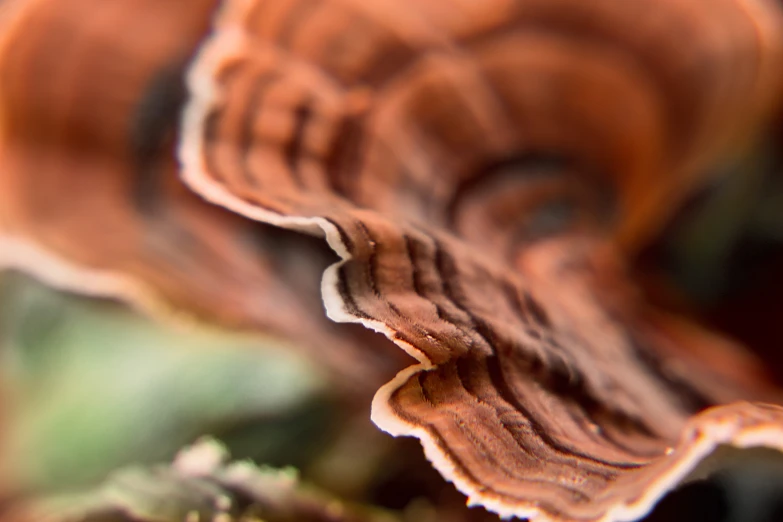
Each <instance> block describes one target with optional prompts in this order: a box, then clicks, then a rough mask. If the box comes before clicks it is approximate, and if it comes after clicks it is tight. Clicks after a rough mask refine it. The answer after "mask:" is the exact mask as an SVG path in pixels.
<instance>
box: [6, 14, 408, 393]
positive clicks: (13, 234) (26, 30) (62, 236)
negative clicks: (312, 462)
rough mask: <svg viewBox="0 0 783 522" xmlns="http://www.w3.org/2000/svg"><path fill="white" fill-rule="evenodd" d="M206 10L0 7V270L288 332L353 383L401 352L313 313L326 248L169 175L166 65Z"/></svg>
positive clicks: (169, 71) (175, 101)
mask: <svg viewBox="0 0 783 522" xmlns="http://www.w3.org/2000/svg"><path fill="white" fill-rule="evenodd" d="M215 8H216V2H214V1H213V0H198V1H193V0H180V1H166V2H159V1H157V0H150V1H138V0H123V1H112V2H95V1H85V0H69V1H67V2H61V1H59V0H52V1H40V0H35V1H22V2H14V3H11V4H7V5H6V4H4V6H3V9H5V10H4V11H0V23H1V24H2V33H0V40H1V42H0V107H1V108H0V122H1V129H2V136H3V139H2V143H0V187H1V188H0V233H1V234H0V267H3V266H5V267H10V268H16V269H20V270H24V271H27V272H30V273H33V274H34V275H37V276H38V277H41V278H43V279H44V280H46V281H49V282H51V283H53V284H56V285H58V286H61V287H64V288H67V289H70V290H74V291H81V292H89V293H93V294H98V295H109V296H112V297H119V298H122V299H128V300H130V301H132V302H134V304H137V305H139V306H142V307H145V308H148V309H149V311H151V312H153V313H155V314H158V313H160V312H162V313H163V314H164V315H165V316H168V315H170V314H171V312H174V313H175V314H180V313H182V314H183V315H185V316H186V317H185V320H186V322H187V321H189V320H192V319H193V318H195V319H196V320H199V321H201V320H204V321H209V322H213V323H218V324H221V325H223V326H227V327H232V328H242V329H247V330H255V331H262V332H268V333H271V334H274V335H277V336H283V337H285V338H290V339H291V341H293V343H294V344H298V345H301V346H304V347H306V348H309V349H310V352H311V353H312V354H313V356H314V357H317V358H319V359H320V360H321V361H322V362H323V363H324V365H325V366H327V367H328V368H329V369H330V370H331V371H333V372H336V374H337V375H339V376H340V379H338V380H337V382H338V383H341V385H343V386H344V387H345V388H346V389H353V390H354V391H355V390H357V389H361V390H363V392H364V393H367V392H369V391H370V390H373V389H375V388H376V387H377V386H378V385H379V384H381V383H382V382H384V380H386V379H388V377H389V376H390V375H393V374H394V371H395V369H396V368H399V367H400V365H401V364H402V362H401V358H399V357H396V355H397V353H396V352H397V350H394V351H393V352H392V351H391V350H388V349H387V350H384V349H383V346H384V342H385V340H384V339H381V340H380V341H375V340H373V339H372V338H371V337H370V336H369V335H367V334H366V332H364V331H363V329H361V328H359V327H354V326H349V327H347V328H346V327H345V325H337V324H335V323H333V322H331V321H328V319H326V318H325V317H324V314H323V305H322V303H321V299H320V273H321V272H322V271H323V269H324V268H325V267H326V266H327V265H328V264H329V263H331V262H333V260H334V255H333V254H332V253H331V252H330V251H329V249H328V248H327V247H326V246H325V245H324V244H322V242H320V241H317V240H315V239H313V238H310V237H308V236H302V235H300V234H296V233H292V232H289V231H285V230H281V229H278V228H274V227H270V226H267V225H263V224H259V223H255V222H252V221H249V220H247V219H244V218H242V217H240V216H237V215H234V214H232V213H230V212H227V211H225V210H223V209H220V208H218V207H215V206H213V205H209V204H207V203H206V202H204V201H203V200H202V199H201V198H200V197H198V196H197V195H195V194H193V193H192V192H190V191H189V190H187V188H185V187H184V186H183V185H182V183H181V182H180V181H179V180H178V179H177V175H178V166H177V163H176V159H175V154H174V147H175V141H176V134H177V124H178V121H179V108H180V106H181V104H182V102H184V97H185V88H184V83H183V82H184V79H183V78H182V75H183V74H184V66H185V64H186V63H187V61H188V60H189V59H190V56H191V55H192V54H193V53H194V52H195V48H196V45H197V44H198V43H199V42H200V40H201V39H202V37H203V36H204V34H205V33H206V32H207V30H208V28H209V23H210V20H211V18H212V14H213V12H214V9H215ZM373 343H374V344H375V346H376V347H377V348H379V349H378V350H375V351H373V350H367V345H368V344H373Z"/></svg>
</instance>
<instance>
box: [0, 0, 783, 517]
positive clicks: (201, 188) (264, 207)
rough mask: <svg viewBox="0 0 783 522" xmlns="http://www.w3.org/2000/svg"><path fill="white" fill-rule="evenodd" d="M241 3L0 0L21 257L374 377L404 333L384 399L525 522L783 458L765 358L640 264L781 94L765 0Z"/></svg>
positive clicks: (13, 211) (10, 246)
mask: <svg viewBox="0 0 783 522" xmlns="http://www.w3.org/2000/svg"><path fill="white" fill-rule="evenodd" d="M219 4H220V5H216V2H214V1H198V2H193V1H192V0H190V1H188V2H186V1H185V0H179V1H171V2H160V1H158V0H145V1H141V0H122V1H120V0H117V1H115V2H98V1H96V0H89V1H88V0H71V1H69V2H62V1H61V0H27V1H19V0H18V1H16V2H12V3H10V4H8V5H7V6H5V7H3V8H0V9H2V11H0V20H1V21H2V24H3V33H2V41H0V124H1V128H0V130H1V131H2V140H1V141H0V167H2V168H0V183H2V188H3V190H2V191H0V227H2V228H0V231H2V233H3V234H4V236H2V237H0V263H3V264H5V265H6V266H12V267H16V268H21V269H24V270H27V271H29V272H32V273H34V274H36V275H38V276H39V277H42V278H45V279H48V280H50V281H51V282H53V283H54V284H58V285H60V286H64V287H67V288H72V289H77V290H78V289H82V290H83V291H85V292H93V293H102V294H109V295H116V296H118V297H122V298H124V299H128V300H130V301H132V302H134V303H136V304H140V305H142V306H146V307H148V308H150V309H158V308H159V306H160V305H161V303H162V304H163V306H165V307H166V308H176V309H182V310H186V311H188V312H189V313H190V314H194V315H196V316H198V317H200V318H202V319H206V320H212V321H217V322H220V323H222V324H224V325H229V326H234V327H246V328H254V329H257V330H264V331H271V332H274V333H276V334H279V335H284V336H289V337H291V338H292V340H294V341H296V342H298V343H300V344H302V345H303V346H305V347H307V346H310V347H311V348H312V353H313V354H314V355H315V356H318V357H320V358H321V359H322V360H324V361H325V362H326V363H328V364H329V365H330V368H332V369H333V370H334V371H335V372H338V373H342V374H344V375H351V376H355V377H356V378H357V379H359V378H362V379H364V381H365V384H367V385H377V384H380V382H381V381H383V379H384V378H385V376H388V375H389V373H390V372H391V371H392V370H393V369H395V370H396V369H399V368H402V359H401V358H400V356H401V355H402V354H403V351H404V352H405V353H407V354H408V355H409V356H411V357H412V358H413V359H415V362H414V364H413V365H412V366H409V367H408V368H406V369H402V370H401V371H400V372H399V373H398V374H397V375H396V377H394V378H393V379H392V380H390V381H388V382H387V383H386V384H384V385H383V386H382V387H381V388H380V390H379V391H378V392H377V393H376V394H375V397H374V400H373V405H372V418H373V420H374V421H375V423H376V424H377V425H378V426H379V427H380V428H382V429H384V430H386V431H388V432H390V433H392V434H394V435H409V436H415V437H417V438H419V439H420V440H421V443H422V445H423V447H424V451H425V453H426V455H427V457H428V458H429V459H430V461H431V462H432V464H433V465H434V466H435V467H436V468H437V470H438V471H439V472H440V473H441V474H442V475H443V476H444V477H445V478H446V479H447V480H449V481H452V482H453V483H454V484H455V486H456V487H457V488H458V489H459V490H461V491H462V492H464V493H465V494H467V495H468V497H469V502H470V503H472V504H476V505H482V506H484V507H486V508H488V509H489V510H491V511H494V512H496V513H498V514H500V515H503V516H518V517H527V518H530V519H531V520H536V521H583V522H587V521H591V522H593V521H614V520H634V519H637V518H639V517H641V516H643V515H644V514H645V513H647V512H648V511H649V510H650V509H651V507H652V506H653V505H654V503H655V502H656V501H657V500H658V499H660V498H661V496H662V495H663V494H664V493H665V492H666V491H668V490H670V489H672V488H674V487H675V486H676V485H677V484H678V483H680V482H681V481H682V480H683V479H685V478H686V477H688V475H689V474H690V473H691V472H692V471H693V470H694V469H695V468H697V466H698V464H699V462H701V461H702V460H703V459H705V457H707V456H708V455H709V454H711V453H713V452H714V450H715V449H716V448H717V447H718V446H721V445H730V446H736V447H738V448H746V447H753V446H767V447H770V448H774V449H779V450H783V408H780V407H778V406H775V405H773V404H774V403H779V402H780V401H781V398H783V394H781V391H780V390H779V389H777V388H775V387H774V386H773V385H771V384H769V382H768V380H767V379H766V377H765V372H764V368H763V366H762V365H761V364H760V363H759V362H758V361H756V360H754V359H752V358H751V357H750V356H748V355H747V354H745V352H743V351H742V350H741V349H739V348H738V347H737V346H735V345H733V344H732V343H730V342H728V341H725V340H723V339H720V338H718V337H717V336H715V335H712V334H709V333H707V332H705V331H703V330H700V329H699V328H697V327H695V326H693V325H690V324H687V323H686V322H684V321H681V320H679V319H676V318H674V317H671V316H667V315H666V314H664V313H663V312H661V311H658V310H655V309H653V308H652V307H650V306H649V305H648V304H646V303H645V302H644V300H643V299H642V298H641V297H640V295H639V293H638V292H637V291H636V289H635V287H634V285H633V282H632V281H630V280H629V277H628V276H627V274H626V270H625V266H624V263H625V262H626V260H627V256H628V254H629V252H633V251H634V250H635V249H636V248H638V247H639V246H640V245H641V244H642V243H643V242H644V241H645V239H646V238H648V237H649V236H650V234H652V233H653V232H654V231H655V230H657V229H658V228H659V227H660V226H661V224H662V223H663V222H664V221H665V220H666V219H667V218H668V217H670V215H671V213H672V211H673V209H674V208H675V207H676V205H677V204H678V203H680V202H682V201H683V200H684V198H685V197H686V196H687V195H688V194H689V193H690V192H691V189H692V188H693V187H695V186H697V185H698V184H699V182H700V181H702V178H703V177H704V173H705V172H707V171H708V167H709V166H710V165H712V164H714V163H715V162H717V161H720V160H721V159H723V158H725V157H726V156H728V155H730V154H731V153H733V152H734V151H735V150H737V149H738V148H741V147H742V145H744V142H745V141H747V140H748V139H749V138H748V137H752V136H753V135H754V134H755V133H756V132H757V131H758V130H759V129H761V128H762V126H763V125H764V123H765V121H766V119H767V117H768V115H769V114H770V112H771V111H772V110H773V109H774V108H775V106H776V104H777V102H778V100H777V98H778V95H779V94H780V93H781V92H782V90H781V81H783V77H782V76H781V72H782V71H781V68H780V64H781V63H783V14H782V13H781V12H780V7H779V6H778V5H777V4H776V3H775V2H772V1H767V0H633V1H624V2H618V1H617V0H591V1H589V2H585V1H584V0H484V1H473V0H404V1H400V0H372V1H368V0H224V1H223V2H220V3H219ZM88 12H89V13H90V16H85V15H84V13H88ZM213 18H214V20H213ZM210 20H213V21H212V22H210ZM119 21H122V22H123V24H125V28H124V30H123V31H117V29H116V25H117V23H119ZM210 23H212V26H211V30H210V31H209V32H208V34H207V29H208V27H210ZM142 33H143V35H144V37H141V36H140V34H142ZM42 71H48V72H47V73H46V77H45V79H42V78H44V76H43V74H44V73H43V72H42ZM180 71H185V72H184V74H185V80H184V82H185V83H184V84H183V83H181V82H182V81H183V79H182V73H180ZM174 148H176V150H177V154H178V157H177V159H178V161H175V157H174V154H173V152H172V151H173V149H174ZM180 179H181V180H183V181H184V185H185V186H187V188H188V189H190V190H192V192H190V191H188V190H187V189H186V187H185V186H183V184H181V183H180ZM194 193H195V194H194ZM196 194H198V196H200V197H201V198H203V199H200V198H199V197H198V196H196ZM204 200H207V202H209V203H207V202H205V201H204ZM219 207H223V208H219ZM327 246H328V247H331V249H332V250H333V251H334V253H335V254H336V255H337V256H338V257H339V260H338V259H337V258H336V257H334V255H333V254H331V253H330V252H329V251H328V249H327V248H326V247H327ZM321 277H322V279H320V278H321ZM319 279H320V292H321V297H322V299H323V304H324V305H325V308H326V313H327V315H328V317H329V318H331V319H332V320H333V321H335V322H336V323H359V324H360V325H363V326H365V327H367V328H368V329H370V330H375V331H377V332H381V333H383V334H384V335H385V336H386V337H387V338H388V339H390V340H391V341H393V342H394V343H395V344H396V345H397V346H398V347H399V348H401V349H402V351H400V350H396V351H394V352H393V353H392V351H390V350H389V343H385V342H383V341H379V340H377V339H376V338H372V337H370V336H367V337H362V336H361V335H360V334H358V333H357V328H358V327H356V325H353V327H351V326H347V325H337V324H333V323H328V322H326V321H325V320H324V319H323V313H322V312H321V310H320V307H321V303H320V301H318V300H317V298H313V295H315V294H317V281H318V280H319ZM313 281H316V283H315V284H313ZM406 360H407V361H408V362H409V361H410V359H406ZM368 372H370V373H368Z"/></svg>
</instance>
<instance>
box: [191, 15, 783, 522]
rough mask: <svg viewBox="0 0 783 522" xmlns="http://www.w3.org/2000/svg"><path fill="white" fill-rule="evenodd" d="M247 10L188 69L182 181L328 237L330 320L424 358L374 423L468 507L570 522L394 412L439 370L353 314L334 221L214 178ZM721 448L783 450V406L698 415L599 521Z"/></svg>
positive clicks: (241, 208) (253, 215)
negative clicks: (220, 111) (520, 498)
mask: <svg viewBox="0 0 783 522" xmlns="http://www.w3.org/2000/svg"><path fill="white" fill-rule="evenodd" d="M248 5H249V2H244V3H243V2H235V3H233V2H227V5H224V8H223V11H222V13H220V15H219V17H218V22H217V27H218V30H217V31H216V32H215V34H214V35H213V36H212V37H211V38H209V39H207V41H206V42H205V43H204V44H203V45H202V48H201V49H200V51H199V53H198V54H197V55H196V58H195V60H194V62H193V65H192V66H191V68H190V69H189V71H188V76H187V85H188V88H189V91H190V100H189V102H188V105H187V106H186V108H185V110H184V112H183V115H182V121H181V131H182V133H181V136H182V141H181V143H180V147H179V159H180V161H181V163H182V167H183V172H182V178H183V181H184V182H185V184H186V185H188V186H189V187H190V188H191V189H192V190H193V191H195V192H196V193H197V194H199V195H201V196H202V197H203V198H204V199H206V200H207V201H209V202H211V203H214V204H217V205H219V206H222V207H224V208H226V209H228V210H231V211H233V212H236V213H238V214H241V215H243V216H245V217H247V218H250V219H254V220H258V221H261V222H264V223H268V224H270V225H274V226H278V227H282V228H286V229H290V230H296V231H299V232H303V233H307V234H311V235H314V236H318V237H321V238H324V239H325V240H326V242H327V243H328V245H329V246H330V247H331V248H332V250H334V252H335V253H336V254H337V255H338V256H339V258H340V260H339V261H337V262H336V263H334V264H332V265H331V266H329V267H328V268H327V269H326V270H325V272H324V274H323V279H322V284H321V290H322V297H323V302H324V306H325V309H326V313H327V315H328V317H329V318H330V319H332V320H334V321H336V322H341V323H359V324H362V325H364V326H365V327H367V328H369V329H371V330H374V331H376V332H379V333H382V334H384V335H385V336H386V337H387V338H389V339H390V340H391V341H393V342H394V343H395V344H396V345H398V346H399V347H400V348H402V349H403V350H404V351H405V352H407V353H408V354H409V355H411V356H412V357H413V358H414V359H416V361H418V363H417V364H414V365H412V366H410V367H408V368H406V369H404V370H402V371H401V372H399V373H398V374H397V376H396V377H395V378H394V379H392V380H391V381H390V382H388V383H387V384H385V385H384V386H382V387H381V388H380V389H379V390H378V392H377V393H376V394H375V396H374V398H373V402H372V412H371V418H372V420H373V422H374V423H375V424H376V425H377V426H378V427H379V428H380V429H382V430H383V431H386V432H388V433H389V434H391V435H393V436H413V437H416V438H418V439H419V441H420V442H421V444H422V446H423V448H424V453H425V455H426V457H427V458H428V459H429V461H430V462H431V463H432V465H433V466H434V467H435V468H436V469H437V470H438V471H439V472H440V474H441V475H442V476H443V477H444V478H445V479H446V480H448V481H450V482H452V483H453V484H454V485H455V486H456V487H457V489H459V490H460V491H461V492H462V493H464V494H466V495H467V496H468V505H470V506H475V505H480V506H483V507H485V508H486V509H488V510H490V511H493V512H495V513H497V514H498V515H500V516H501V517H504V518H505V517H513V516H516V517H522V518H529V519H531V520H534V521H537V522H564V519H561V518H559V517H553V516H552V515H551V514H549V513H547V512H545V511H542V510H540V509H539V508H537V507H536V506H535V505H533V504H532V503H529V504H525V503H520V504H510V503H508V502H504V501H503V500H502V499H500V498H498V497H496V496H493V495H488V494H486V493H484V492H482V491H481V489H480V488H478V487H477V486H476V485H475V484H474V483H472V482H470V481H468V480H466V479H465V478H464V477H463V476H461V475H460V474H459V473H458V472H457V469H456V466H455V465H454V463H453V462H452V460H451V459H450V458H449V456H448V454H447V453H446V452H444V451H443V450H442V449H441V448H440V446H438V444H436V442H435V441H434V440H433V438H432V437H431V436H430V434H429V433H428V432H427V431H426V430H425V429H423V428H422V427H420V426H416V425H413V424H410V423H408V422H405V421H404V420H403V419H401V418H400V417H399V416H397V415H395V413H394V412H393V411H392V410H391V408H390V407H389V398H390V397H391V396H392V394H393V393H394V392H395V391H396V390H398V389H399V388H400V387H401V386H402V385H403V384H404V383H405V382H407V381H408V380H409V379H410V378H411V377H412V376H414V375H415V374H417V373H419V372H423V371H428V370H431V369H433V368H434V365H433V364H432V362H431V361H430V360H429V359H428V358H427V357H426V356H425V355H424V353H422V352H421V351H420V350H418V349H417V348H416V347H414V346H413V345H411V344H409V343H406V342H404V341H401V340H399V339H397V338H395V335H394V333H395V332H394V331H393V330H391V329H390V328H389V327H388V326H386V325H385V324H383V323H381V322H378V321H373V320H366V319H362V318H359V317H356V316H355V315H352V314H350V313H349V312H348V311H347V308H346V306H345V303H344V301H343V299H342V298H341V297H340V294H339V292H338V290H337V286H338V282H339V270H340V267H341V266H342V265H344V264H345V263H347V262H348V261H349V260H350V259H351V254H350V253H349V251H348V249H347V248H346V245H345V244H344V243H343V241H342V240H341V237H340V234H339V231H338V229H337V227H336V226H335V225H334V224H333V223H332V222H330V221H329V220H327V219H325V218H321V217H288V216H284V215H280V214H277V213H274V212H271V211H269V210H265V209H263V208H259V207H256V206H254V205H252V204H250V203H248V202H246V201H243V200H242V199H240V198H238V197H236V196H235V195H233V194H231V193H230V192H229V191H228V190H226V188H225V187H224V186H222V185H221V184H220V183H218V182H217V181H215V180H213V179H212V178H210V176H209V174H208V171H207V168H206V165H205V164H204V159H203V156H202V154H201V150H202V145H203V141H202V137H203V134H202V132H201V129H202V128H203V126H204V125H205V123H206V118H207V115H208V114H209V113H210V110H211V109H212V108H213V107H214V106H215V105H216V104H218V103H220V92H219V89H218V85H217V84H216V82H215V81H214V73H216V72H217V70H218V68H219V67H220V65H221V64H222V63H223V61H224V60H230V59H232V58H234V57H237V56H239V53H241V52H242V50H243V49H244V48H245V45H246V36H245V35H244V34H243V33H242V32H241V30H239V29H238V28H232V27H227V28H221V27H220V20H221V19H225V18H228V17H230V18H234V17H236V16H237V14H238V13H237V11H238V10H242V9H245V8H247V6H248ZM224 17H225V18H224ZM721 445H727V446H732V447H736V448H741V449H742V448H751V447H767V448H772V449H775V450H778V451H781V452H783V408H781V407H779V406H775V405H762V404H751V403H733V404H729V405H724V406H717V407H714V408H711V409H709V410H706V411H704V412H702V413H700V414H698V415H696V416H694V417H693V418H692V419H691V420H690V422H689V423H688V424H687V425H686V427H685V429H684V430H683V433H682V436H681V439H680V441H679V444H678V445H677V446H676V447H674V448H671V449H670V451H667V453H666V455H665V456H663V457H661V458H660V459H658V460H656V461H653V462H651V463H650V464H649V465H647V466H646V467H645V468H644V469H643V471H640V473H646V474H648V475H649V482H648V484H649V486H648V487H647V488H646V489H645V491H644V493H643V494H642V495H639V496H636V497H635V498H618V499H617V502H616V503H614V504H613V505H612V507H611V508H610V509H608V510H607V511H606V512H605V513H604V515H603V516H602V517H601V518H599V519H597V520H596V521H595V522H613V521H629V520H635V519H638V518H641V517H643V516H644V515H646V514H647V513H648V512H649V511H650V510H651V509H652V507H653V506H654V505H655V504H656V503H657V502H658V500H660V499H661V497H663V496H664V495H665V494H666V493H667V492H668V491H670V490H672V489H674V488H675V487H676V486H677V485H678V484H679V483H681V482H682V481H683V480H685V479H687V477H688V476H689V475H690V474H691V473H692V472H693V471H694V470H695V469H696V468H697V466H698V465H699V464H700V463H702V461H704V459H705V458H706V457H708V456H709V455H710V454H712V453H714V451H715V450H716V449H717V448H718V447H719V446H721Z"/></svg>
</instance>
